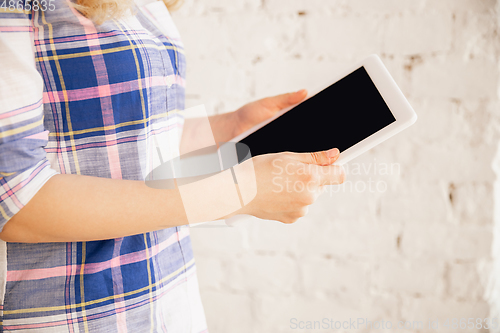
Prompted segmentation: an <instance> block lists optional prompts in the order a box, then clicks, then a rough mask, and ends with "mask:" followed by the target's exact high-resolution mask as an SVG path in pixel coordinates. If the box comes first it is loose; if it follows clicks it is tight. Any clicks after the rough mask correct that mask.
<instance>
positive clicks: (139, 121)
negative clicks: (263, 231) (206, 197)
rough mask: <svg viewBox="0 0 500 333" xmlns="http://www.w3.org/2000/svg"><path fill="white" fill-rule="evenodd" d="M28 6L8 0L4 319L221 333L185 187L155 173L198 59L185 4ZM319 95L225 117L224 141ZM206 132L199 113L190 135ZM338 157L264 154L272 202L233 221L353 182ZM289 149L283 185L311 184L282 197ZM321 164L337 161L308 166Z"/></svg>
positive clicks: (1, 44) (2, 169) (2, 151)
mask: <svg viewBox="0 0 500 333" xmlns="http://www.w3.org/2000/svg"><path fill="white" fill-rule="evenodd" d="M13 3H14V2H11V3H10V4H9V6H8V7H5V8H1V9H0V63H1V64H2V72H1V76H0V129H1V135H0V173H1V174H0V176H1V178H0V184H1V185H2V186H1V187H0V228H1V232H0V238H1V239H2V241H1V242H0V262H1V265H2V266H1V267H0V272H1V274H0V283H1V285H0V303H1V304H2V330H3V331H5V332H9V331H16V332H17V331H27V332H28V331H30V332H31V331H33V332H115V331H116V332H134V333H135V332H167V331H168V332H205V331H206V330H207V328H206V323H205V318H204V313H203V307H202V305H201V302H200V298H199V292H198V285H197V280H196V275H195V264H194V259H193V254H192V250H191V244H190V238H189V231H188V230H189V229H188V228H186V227H185V225H187V224H188V219H187V217H186V212H185V211H184V209H183V204H182V199H181V196H180V194H179V190H178V189H165V190H158V189H152V188H149V187H147V186H146V185H145V183H144V182H143V180H144V170H147V169H148V168H149V169H150V168H151V160H152V154H151V147H152V142H158V144H159V145H160V146H162V147H167V154H168V155H169V156H176V154H177V155H178V147H179V142H178V141H179V140H178V138H180V137H181V130H182V127H183V119H182V117H181V116H180V113H179V112H178V111H179V110H182V109H183V107H184V79H185V59H184V53H183V48H182V44H181V42H180V40H179V39H178V34H177V31H176V29H175V27H174V26H173V24H172V22H171V19H170V15H169V13H168V10H167V7H166V5H168V6H170V5H173V3H170V2H168V1H167V2H166V5H165V3H163V2H160V1H155V0H141V1H136V3H135V4H134V3H133V2H132V1H127V0H103V1H98V0H81V1H77V2H76V3H72V2H69V1H63V0H50V1H45V2H43V1H42V2H39V3H38V2H36V3H35V2H31V1H28V0H25V1H19V2H17V1H16V2H15V4H13ZM44 5H45V7H44ZM305 95H306V92H305V91H299V92H296V93H291V94H285V95H280V96H276V97H271V98H266V99H263V100H260V101H257V102H253V103H250V104H248V105H246V106H244V107H242V108H241V109H239V110H237V111H235V112H231V113H227V114H224V115H219V116H214V117H210V125H211V127H212V130H213V133H214V137H215V140H216V142H223V141H227V140H229V139H231V138H232V137H234V136H236V135H237V134H239V133H241V132H242V131H245V130H246V129H248V128H250V127H252V126H253V125H255V124H257V123H259V122H261V121H263V120H264V119H267V118H269V117H271V116H272V115H273V114H274V113H276V112H278V111H279V110H281V109H283V108H286V107H288V106H290V105H293V104H295V103H298V102H300V101H301V100H302V99H304V98H305ZM196 134H197V133H196V127H195V126H188V123H186V126H185V128H184V129H183V134H182V138H183V139H182V140H183V141H185V140H190V139H193V138H196ZM182 144H183V145H185V144H186V143H185V142H184V143H182ZM337 156H338V150H336V149H333V150H330V151H328V152H319V153H311V154H293V153H282V154H273V155H264V156H259V157H255V158H252V159H251V160H250V161H251V162H252V163H253V166H254V170H255V175H256V179H257V189H258V191H257V195H256V197H255V198H254V199H253V200H252V201H251V202H250V203H249V204H248V205H246V206H244V207H243V208H241V209H240V210H238V211H236V212H234V213H232V214H230V215H226V216H218V218H220V219H222V218H227V217H229V216H232V215H235V214H250V215H253V216H256V217H259V218H264V219H273V220H278V221H282V222H285V223H292V222H294V221H295V220H297V219H298V218H299V217H301V216H303V215H304V214H305V213H306V210H307V205H310V204H311V203H312V202H313V201H314V199H315V198H316V196H317V194H318V193H319V192H320V191H321V188H322V186H323V185H325V184H332V183H335V184H338V183H341V182H342V181H343V178H344V175H343V173H342V170H341V169H340V168H337V167H333V166H329V165H330V164H332V163H333V162H334V161H335V160H336V158H337ZM277 158H279V159H280V160H281V162H284V163H286V164H287V166H288V167H289V168H288V169H287V170H292V172H291V173H290V175H287V177H285V178H284V179H283V182H285V181H307V182H309V183H312V184H313V186H308V187H307V188H308V189H310V191H303V192H293V191H285V192H283V193H275V191H274V192H273V187H272V172H273V161H274V160H276V159H277ZM247 162H248V161H247ZM247 162H245V163H247ZM306 164H316V165H324V167H322V168H323V169H321V170H322V172H319V171H318V170H319V169H308V171H307V172H305V173H304V172H293V170H298V169H299V168H301V169H302V170H303V169H304V168H303V167H304V165H306ZM325 171H329V172H325ZM202 190H203V189H200V191H202ZM220 204H221V205H222V204H224V203H223V202H220ZM207 219H208V218H207ZM199 220H200V221H203V220H204V219H203V216H201V217H200V218H199ZM205 220H206V219H205ZM189 222H196V221H189Z"/></svg>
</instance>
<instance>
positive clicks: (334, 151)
mask: <svg viewBox="0 0 500 333" xmlns="http://www.w3.org/2000/svg"><path fill="white" fill-rule="evenodd" d="M338 154H340V150H338V149H337V148H333V149H330V150H329V151H327V152H326V155H327V156H328V158H334V157H337V155H338Z"/></svg>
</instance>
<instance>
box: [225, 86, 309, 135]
mask: <svg viewBox="0 0 500 333" xmlns="http://www.w3.org/2000/svg"><path fill="white" fill-rule="evenodd" d="M306 96H307V90H305V89H302V90H299V91H297V92H294V93H288V94H282V95H278V96H273V97H266V98H263V99H260V100H258V101H255V102H251V103H248V104H246V105H244V106H242V107H241V108H239V109H238V110H236V111H235V112H234V119H235V121H234V134H233V137H236V136H238V135H240V134H241V133H243V132H245V131H246V130H249V129H250V128H252V127H253V126H255V125H257V124H259V123H261V122H263V121H264V120H266V119H269V118H271V117H272V116H274V115H275V114H276V113H277V112H279V111H281V110H283V109H285V108H287V107H289V106H292V105H294V104H297V103H299V102H301V101H303V100H304V98H306Z"/></svg>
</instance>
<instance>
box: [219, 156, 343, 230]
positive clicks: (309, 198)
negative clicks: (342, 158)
mask: <svg viewBox="0 0 500 333" xmlns="http://www.w3.org/2000/svg"><path fill="white" fill-rule="evenodd" d="M338 157H339V150H338V149H337V148H334V149H331V150H328V151H323V152H316V153H300V154H299V153H290V152H285V153H279V154H267V155H260V156H256V157H253V158H252V159H251V160H248V161H245V162H244V163H250V162H253V169H254V171H255V179H256V181H257V194H256V196H255V198H254V199H253V200H252V201H251V202H250V203H248V204H247V205H246V206H245V207H243V208H242V209H240V210H238V211H237V212H235V213H234V214H231V215H230V216H232V215H237V214H248V215H253V216H256V217H258V218H262V219H266V220H276V221H280V222H283V223H293V222H295V221H297V220H298V219H299V218H300V217H302V216H304V215H305V214H306V213H307V208H308V206H309V205H311V204H312V203H314V201H315V200H316V198H317V197H318V196H319V194H321V192H322V190H323V186H324V185H330V184H341V183H343V182H344V179H345V173H344V169H343V168H342V167H341V166H336V165H331V164H332V163H334V162H335V161H336V160H337V159H338ZM244 163H243V164H244ZM247 169H248V168H247ZM238 182H239V183H240V184H241V182H240V181H239V180H238ZM230 216H227V217H230ZM227 217H226V218H227Z"/></svg>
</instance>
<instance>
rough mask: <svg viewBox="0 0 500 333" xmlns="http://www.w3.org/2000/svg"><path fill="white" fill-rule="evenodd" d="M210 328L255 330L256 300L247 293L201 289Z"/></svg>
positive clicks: (225, 331) (227, 331)
mask: <svg viewBox="0 0 500 333" xmlns="http://www.w3.org/2000/svg"><path fill="white" fill-rule="evenodd" d="M201 298H202V302H203V307H204V308H205V314H206V317H207V323H208V327H209V328H210V330H212V331H215V332H221V333H231V332H242V333H250V332H255V330H254V328H255V318H254V316H253V308H254V301H253V300H252V298H251V297H250V296H248V295H245V294H231V293H223V292H218V291H208V290H207V291H204V290H202V291H201Z"/></svg>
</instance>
